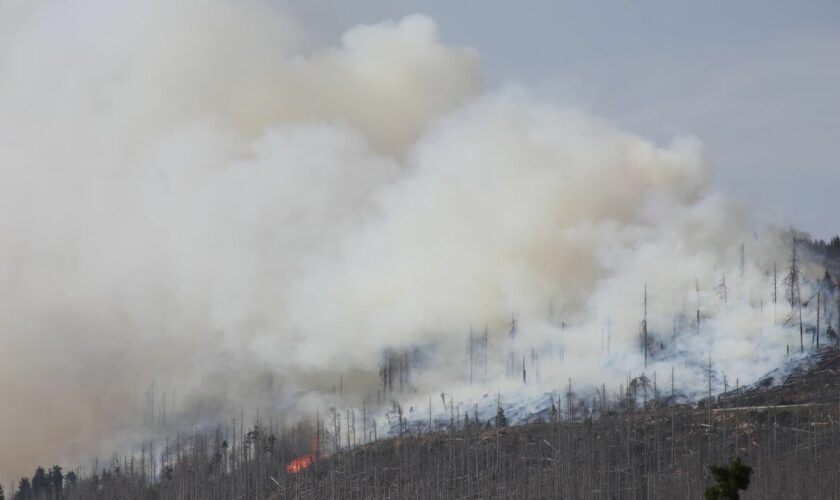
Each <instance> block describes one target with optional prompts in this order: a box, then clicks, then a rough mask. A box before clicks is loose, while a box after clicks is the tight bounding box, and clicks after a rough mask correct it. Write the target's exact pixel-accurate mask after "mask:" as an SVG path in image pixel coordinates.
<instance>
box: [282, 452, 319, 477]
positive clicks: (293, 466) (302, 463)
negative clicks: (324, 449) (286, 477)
mask: <svg viewBox="0 0 840 500" xmlns="http://www.w3.org/2000/svg"><path fill="white" fill-rule="evenodd" d="M314 461H315V455H311V454H310V455H303V456H300V457H297V458H295V459H294V460H292V461H291V462H289V465H287V466H286V472H290V473H292V474H297V473H298V472H300V471H302V470H303V469H305V468H307V467H309V466H310V465H312V462H314Z"/></svg>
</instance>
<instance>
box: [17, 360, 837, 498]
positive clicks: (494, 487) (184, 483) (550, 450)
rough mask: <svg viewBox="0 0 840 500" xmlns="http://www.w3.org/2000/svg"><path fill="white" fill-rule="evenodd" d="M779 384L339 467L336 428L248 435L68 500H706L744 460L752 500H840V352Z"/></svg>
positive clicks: (166, 457) (104, 475)
mask: <svg viewBox="0 0 840 500" xmlns="http://www.w3.org/2000/svg"><path fill="white" fill-rule="evenodd" d="M777 375H778V374H777ZM777 378H778V379H779V380H776V381H773V382H768V381H769V380H775V379H774V378H773V377H771V376H768V377H766V378H765V379H763V380H762V381H760V382H759V383H757V384H755V385H754V386H752V387H747V388H741V389H739V390H738V391H730V392H728V393H725V394H722V395H720V396H719V397H715V398H714V400H713V401H714V402H713V404H712V405H709V404H707V403H708V401H702V402H700V404H698V405H696V406H694V405H682V404H680V405H669V401H668V400H665V399H651V400H648V402H647V405H646V406H645V407H642V406H638V405H635V404H634V403H633V402H634V401H636V399H635V398H633V397H631V395H629V394H628V395H626V396H627V397H626V398H622V399H618V400H616V401H612V402H610V403H609V404H608V406H607V408H605V410H604V411H603V412H602V415H601V416H599V417H584V416H579V415H572V416H571V420H570V419H569V416H568V415H563V414H561V412H557V411H551V410H550V409H549V410H548V411H547V413H545V421H542V422H534V423H530V424H527V425H521V426H511V427H507V426H504V427H496V426H494V425H491V424H492V422H476V421H475V420H472V421H470V420H466V421H463V422H459V423H458V424H456V425H455V428H454V429H452V430H451V431H449V432H434V433H425V434H423V433H419V434H418V433H414V434H412V433H409V432H405V433H404V435H402V436H398V437H394V438H388V439H382V440H379V441H375V442H372V443H367V444H356V445H355V446H353V445H352V442H351V446H350V447H349V448H343V449H342V450H341V451H339V452H337V453H333V454H331V455H330V456H325V453H322V452H320V451H319V448H320V447H319V446H318V445H317V442H315V441H314V440H312V438H313V437H316V436H326V433H325V431H323V429H322V428H307V427H305V426H300V427H298V428H296V429H294V430H293V431H292V432H290V433H281V432H279V431H278V429H276V428H272V426H271V425H267V426H260V425H257V426H255V427H254V428H252V429H250V430H248V429H245V430H242V428H241V427H240V429H238V431H239V435H238V437H237V433H236V432H235V431H237V429H235V428H234V429H233V431H234V432H233V433H232V434H231V435H230V436H231V437H232V439H230V440H229V439H228V434H227V432H228V430H227V429H221V428H219V429H216V431H215V432H200V433H197V434H196V435H194V436H192V438H190V439H184V440H183V441H180V440H179V441H178V442H172V441H169V442H167V443H166V447H165V448H164V449H158V450H157V451H156V452H154V453H150V454H149V455H145V454H144V455H143V457H142V459H140V460H138V459H136V458H131V459H122V460H119V459H115V461H112V462H111V463H109V464H106V465H104V466H100V467H102V470H101V472H100V473H98V474H95V475H88V476H86V477H82V478H81V479H79V480H78V481H77V482H76V483H75V484H64V487H63V488H62V489H61V498H66V499H68V500H69V499H129V498H132V499H133V498H145V499H231V498H240V499H265V498H268V499H272V500H279V499H285V498H383V499H384V498H394V499H396V498H400V499H402V498H434V499H449V498H581V499H586V498H662V499H670V498H698V497H700V496H701V494H702V491H703V489H704V488H705V487H706V485H707V475H708V474H707V465H708V464H710V463H723V462H727V461H728V460H729V459H731V458H732V457H734V456H739V457H741V458H742V460H743V461H744V462H746V463H748V464H749V465H751V466H752V467H753V468H754V469H755V473H754V475H753V482H752V485H751V487H750V489H749V491H748V493H747V494H746V495H744V496H743V498H762V499H764V498H785V499H795V498H803V499H805V498H809V499H813V498H840V493H838V492H840V475H838V474H837V472H838V464H840V352H838V351H835V350H824V351H821V352H819V353H815V354H814V355H812V356H809V357H808V358H806V359H805V360H804V361H803V362H801V363H799V364H798V365H797V366H795V367H793V368H792V369H790V370H788V371H787V373H786V374H785V375H784V376H778V377H777ZM246 431H247V432H246ZM322 439H327V437H324V438H322ZM348 439H349V438H348ZM296 457H297V459H295V458H296ZM155 460H157V461H155ZM54 491H55V490H54ZM42 492H43V493H48V492H49V491H48V490H42ZM43 493H42V496H41V497H40V498H50V497H49V496H48V495H44V494H43ZM28 498H39V497H37V496H30V497H28Z"/></svg>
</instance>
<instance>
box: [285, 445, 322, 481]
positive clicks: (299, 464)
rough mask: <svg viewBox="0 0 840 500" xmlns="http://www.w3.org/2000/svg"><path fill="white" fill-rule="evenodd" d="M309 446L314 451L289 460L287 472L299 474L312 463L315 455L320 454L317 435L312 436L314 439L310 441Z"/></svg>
mask: <svg viewBox="0 0 840 500" xmlns="http://www.w3.org/2000/svg"><path fill="white" fill-rule="evenodd" d="M309 447H310V448H311V450H312V452H311V453H309V454H308V455H301V456H299V457H297V458H295V459H293V460H292V461H291V462H289V464H288V465H287V466H286V472H289V473H291V474H297V473H298V472H300V471H302V470H303V469H305V468H307V467H309V466H310V465H312V462H314V461H315V457H316V455H317V454H318V438H317V436H312V440H311V441H310V442H309Z"/></svg>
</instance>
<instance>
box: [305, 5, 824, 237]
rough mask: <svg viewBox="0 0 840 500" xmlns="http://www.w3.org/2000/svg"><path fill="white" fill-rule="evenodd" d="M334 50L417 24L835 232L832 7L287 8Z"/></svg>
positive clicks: (741, 191) (812, 226)
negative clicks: (398, 24) (408, 19)
mask: <svg viewBox="0 0 840 500" xmlns="http://www.w3.org/2000/svg"><path fill="white" fill-rule="evenodd" d="M290 3H291V5H293V6H294V7H295V9H296V10H298V11H299V12H302V13H303V15H304V16H306V17H311V18H313V20H314V21H316V22H314V23H312V24H315V25H318V26H321V29H323V33H322V35H323V36H325V37H327V38H328V39H329V38H331V37H332V38H335V37H337V36H338V35H339V33H341V31H342V30H343V29H345V28H346V27H347V26H348V25H351V24H355V23H358V22H373V21H379V20H383V19H387V18H398V17H401V16H403V15H405V14H408V13H413V12H423V13H426V14H429V15H431V16H432V17H434V18H435V19H436V20H437V22H438V23H439V24H440V26H441V30H442V34H443V37H444V39H445V40H446V41H447V42H449V43H456V44H465V45H470V46H473V47H475V48H477V49H478V50H479V51H480V52H481V55H482V58H483V61H484V71H485V76H486V82H487V86H488V87H489V88H495V87H500V86H505V85H509V84H516V83H522V84H525V85H526V86H528V87H529V88H531V89H536V92H538V93H539V94H540V95H541V96H543V97H545V98H548V99H552V100H555V101H558V102H561V103H569V104H574V105H577V106H581V107H584V108H586V109H588V110H590V111H592V112H594V113H596V114H598V115H600V116H601V117H605V118H608V119H611V120H614V121H616V122H617V123H618V124H619V125H620V126H622V127H624V128H627V129H629V130H631V131H634V132H637V133H640V134H642V135H644V136H646V137H648V138H651V139H654V140H656V141H657V142H659V143H667V142H668V141H669V140H670V139H671V138H672V137H673V136H675V135H678V134H693V135H696V136H697V137H699V138H700V139H701V140H702V141H703V143H704V144H705V145H706V154H707V157H708V158H709V159H710V160H711V162H712V163H713V165H714V167H715V178H716V183H717V185H718V186H719V187H720V188H721V189H722V190H724V191H725V192H726V193H728V194H730V195H732V196H733V197H736V198H737V199H739V200H742V201H743V202H744V203H746V204H748V205H750V206H752V207H754V208H755V209H757V210H758V211H760V212H761V213H763V214H765V215H766V216H767V218H769V219H772V220H775V221H781V222H783V223H790V224H794V225H796V226H798V227H800V228H802V229H804V230H807V231H809V232H811V233H812V234H813V235H814V236H817V237H823V238H825V237H828V236H829V235H831V234H835V233H837V232H840V223H838V218H837V213H838V211H840V199H839V198H838V196H840V156H839V155H838V153H840V152H838V149H840V98H838V89H840V2H838V1H837V0H827V1H808V2H794V1H789V2H779V1H758V0H749V1H743V0H742V1H736V2H732V1H702V2H700V1H694V2H674V1H672V0H662V1H648V0H644V1H633V2H626V1H616V2H595V1H556V0H555V1H552V0H535V1H529V2H527V7H523V2H511V1H496V0H494V1H488V0H457V1H453V0H430V1H412V0H355V1H353V2H347V1H345V0H290Z"/></svg>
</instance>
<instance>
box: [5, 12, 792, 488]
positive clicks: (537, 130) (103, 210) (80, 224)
mask: <svg viewBox="0 0 840 500" xmlns="http://www.w3.org/2000/svg"><path fill="white" fill-rule="evenodd" d="M307 36H308V35H307V32H306V29H305V27H304V26H301V25H300V24H299V23H298V22H297V21H296V20H295V18H294V16H293V15H292V14H290V13H289V12H286V11H283V10H282V9H279V8H277V7H276V6H272V5H271V4H269V3H268V2H259V1H244V2H243V1H233V0H215V1H214V2H212V5H208V3H207V2H203V1H202V2H199V1H197V0H177V1H172V0H169V1H165V2H164V1H149V0H144V1H129V2H119V3H114V2H106V1H103V0H84V1H80V2H46V1H35V2H33V1H28V2H16V1H12V2H4V3H1V4H0V110H2V117H0V402H2V403H0V408H2V410H0V475H1V476H2V477H0V479H2V480H3V481H8V480H10V479H11V478H12V477H15V476H19V475H20V474H24V473H28V472H31V471H30V469H31V468H32V467H33V466H34V465H35V464H38V463H42V464H46V463H52V462H64V463H68V464H73V463H75V462H76V461H78V460H83V459H87V458H89V457H91V456H95V455H99V456H102V457H107V456H108V454H109V453H110V452H111V451H112V450H114V449H119V447H120V446H121V445H125V446H130V443H131V442H132V440H133V439H135V438H136V436H137V434H138V433H140V432H141V430H140V429H141V428H142V427H143V425H142V421H143V415H144V412H145V411H146V405H147V402H148V397H149V394H150V390H151V389H152V388H154V390H155V391H157V394H158V396H157V397H158V398H161V397H162V398H163V401H168V402H169V403H166V404H169V405H170V412H172V413H180V415H181V418H182V419H183V421H184V422H190V423H192V424H196V425H197V424H199V423H201V422H202V421H211V420H212V419H213V418H217V417H218V416H220V415H223V414H225V412H238V411H239V410H240V409H241V408H247V409H251V408H253V407H256V406H257V405H264V406H268V407H270V408H271V409H272V410H273V411H276V412H278V413H282V414H284V415H286V416H287V418H288V419H289V420H290V421H291V420H293V419H294V418H298V417H303V416H306V415H309V413H308V412H312V411H314V408H315V407H318V406H319V405H321V404H324V398H325V397H327V396H324V395H325V394H328V393H329V392H330V391H331V388H332V385H334V384H335V383H336V381H337V380H339V379H340V378H341V379H343V380H344V384H345V391H346V392H347V394H348V396H347V397H348V398H354V397H355V398H356V399H357V400H360V398H362V397H364V396H367V395H370V394H371V393H373V394H375V391H376V384H377V378H376V377H377V372H378V369H379V363H380V361H381V359H382V355H383V352H384V351H386V350H387V349H394V350H397V351H399V350H406V349H413V348H422V349H425V350H427V352H429V353H433V355H432V354H430V356H429V361H428V363H427V369H426V370H424V371H422V372H421V373H418V374H417V375H416V377H415V378H414V379H413V380H412V384H413V385H414V387H415V388H416V389H417V393H416V394H420V395H423V394H428V393H435V391H437V392H440V390H442V387H443V386H446V388H447V390H449V391H454V390H455V389H456V388H457V387H458V386H459V384H462V383H463V380H464V377H463V376H464V362H463V359H464V357H463V356H464V352H465V347H464V343H465V338H466V335H467V333H468V332H469V330H470V328H471V327H472V328H475V329H476V330H480V329H483V328H484V326H485V325H487V327H488V329H489V331H490V332H491V334H490V336H491V337H492V338H493V339H494V345H495V346H497V347H498V349H499V351H501V350H503V349H513V350H517V352H519V351H524V350H525V349H529V348H534V349H538V350H539V351H540V352H542V353H544V356H543V361H542V362H541V365H540V370H541V381H540V385H541V386H542V387H544V388H545V389H546V390H551V389H556V388H558V387H562V386H563V384H565V381H566V380H567V378H569V377H574V379H575V380H576V381H577V380H579V381H580V383H581V385H583V386H586V384H591V385H592V386H593V387H594V386H598V385H600V384H601V383H607V384H611V383H618V382H620V381H622V380H624V379H625V378H626V377H627V375H628V374H629V373H633V374H637V373H640V372H641V371H642V370H644V369H645V368H644V359H643V357H642V356H641V355H640V354H639V353H640V348H639V346H640V344H639V322H640V320H641V319H642V314H643V312H642V302H643V290H644V287H645V285H647V289H648V304H649V319H648V325H649V327H648V328H649V331H650V332H651V338H653V339H655V341H656V342H657V343H658V344H662V347H661V348H659V347H657V349H656V350H657V351H658V354H656V355H655V356H654V353H652V355H651V356H652V359H651V360H650V362H649V366H648V367H647V370H649V371H654V370H657V369H658V370H660V373H670V367H671V366H672V365H673V364H675V363H677V364H678V366H680V365H682V367H683V370H682V371H680V372H678V376H679V377H681V381H682V383H683V385H684V386H686V387H693V386H695V385H700V386H702V385H703V383H704V379H703V378H702V375H699V374H698V373H702V366H701V365H702V363H704V360H706V358H707V357H708V355H709V354H710V353H711V356H712V357H713V359H714V360H715V364H716V367H718V369H719V370H720V371H721V372H725V373H727V374H730V378H732V379H734V378H736V377H740V378H741V380H744V381H747V380H749V379H751V378H752V379H754V378H755V377H756V376H758V375H759V374H760V373H761V372H762V370H766V369H768V368H772V367H773V366H776V365H777V364H778V363H779V361H780V360H781V357H782V356H783V354H784V350H785V347H786V345H787V344H791V345H794V340H795V341H796V342H798V333H797V334H794V332H793V331H792V330H789V329H785V328H784V327H782V326H775V325H776V322H775V321H774V313H775V314H776V315H777V316H778V317H779V318H782V319H783V318H784V317H785V316H786V315H787V314H789V313H790V310H789V306H786V305H783V304H782V303H780V304H779V305H778V306H777V310H776V311H775V312H774V308H773V305H772V304H771V303H770V298H771V293H772V276H770V275H769V274H768V270H769V269H772V265H773V263H774V262H779V263H780V265H781V263H782V262H783V261H784V259H785V252H786V251H787V247H786V246H784V245H783V244H780V243H779V242H778V241H777V239H776V238H775V237H774V236H773V235H767V236H755V235H754V233H753V229H752V228H753V227H754V225H755V223H754V222H753V221H752V220H751V219H750V216H749V214H748V213H746V212H745V211H743V210H741V209H739V208H738V207H737V206H734V205H732V204H731V203H729V202H727V201H726V200H724V199H722V198H721V197H720V196H719V195H717V194H716V193H715V192H714V190H713V189H712V188H711V187H710V168H709V166H708V165H707V164H706V162H705V161H704V159H703V154H702V148H701V146H700V144H699V143H698V141H697V140H695V139H693V138H676V139H675V140H674V141H673V142H672V143H671V144H669V145H666V146H660V145H656V144H652V143H650V142H648V141H646V140H644V139H642V138H640V137H637V136H635V135H633V134H630V133H627V132H624V131H621V130H618V129H617V128H616V127H614V126H612V125H611V124H609V123H607V122H605V121H603V120H599V119H597V118H594V117H591V116H589V115H587V114H585V113H583V112H580V111H577V110H570V109H566V108H563V107H559V106H556V105H553V104H549V103H544V102H539V101H537V100H535V99H533V98H532V97H530V96H529V95H528V92H527V90H524V89H519V88H512V89H508V90H505V91H500V92H493V93H484V92H483V91H482V89H481V67H480V60H479V56H478V54H477V52H476V51H475V50H473V49H470V48H465V47H453V46H449V45H446V44H444V43H443V42H442V41H441V40H440V36H439V33H438V30H437V27H436V25H435V23H434V22H433V21H432V20H431V19H429V18H427V17H424V16H422V15H414V16H409V17H406V18H404V19H401V20H398V21H387V22H383V23H380V24H372V25H364V26H356V27H353V28H350V29H349V30H348V31H347V32H346V33H345V34H344V35H343V37H342V38H341V40H340V42H339V43H337V44H336V45H335V46H326V47H324V46H321V45H318V43H316V42H313V41H312V40H310V39H308V38H307ZM741 245H744V246H745V249H746V254H747V259H746V261H745V265H744V266H743V267H741V266H740V262H739V258H740V247H741ZM724 275H725V276H726V280H727V283H730V286H729V290H728V294H729V296H728V298H727V300H725V301H724V300H722V299H721V294H720V288H719V281H720V280H721V277H722V276H724ZM698 285H699V292H697V288H698ZM698 304H699V308H700V309H701V310H702V313H703V315H704V319H703V326H702V328H701V331H700V333H699V334H695V335H689V331H690V330H691V329H692V328H693V327H692V326H690V325H691V324H692V323H691V320H692V319H693V315H694V311H695V309H697V308H698ZM512 316H514V317H515V318H516V319H517V322H518V324H519V325H520V326H519V330H518V331H519V332H520V335H519V336H518V337H517V338H516V339H515V340H514V341H506V340H505V334H506V332H507V328H508V326H507V325H508V324H509V323H510V321H511V317H512ZM779 323H781V322H779ZM675 325H678V326H675ZM506 342H507V343H506ZM511 342H512V344H511ZM508 344H511V345H508ZM658 344H657V345H658ZM675 360H676V361H675ZM501 363H503V361H501ZM657 364H658V365H657ZM694 365H697V368H696V370H694V371H693V370H692V368H691V366H694ZM697 370H700V371H699V372H698V371H697ZM269 373H270V374H273V375H271V376H270V377H267V376H266V374H269ZM495 373H496V372H495V371H494V377H495ZM275 377H276V378H275ZM495 380H496V379H495V378H494V382H492V384H489V385H492V386H493V390H496V389H497V388H500V387H502V386H503V385H504V384H506V383H508V382H505V381H504V378H503V377H501V378H499V380H498V381H495ZM486 388H487V387H486V386H485V387H483V388H481V389H480V390H485V389H486ZM461 390H462V391H463V393H464V394H467V393H469V391H471V390H473V391H475V390H476V389H470V388H468V387H466V386H463V387H462V388H461ZM417 397H420V396H417ZM423 397H425V396H423ZM144 398H145V399H144ZM420 399H421V400H422V397H420ZM173 418H175V417H173Z"/></svg>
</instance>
